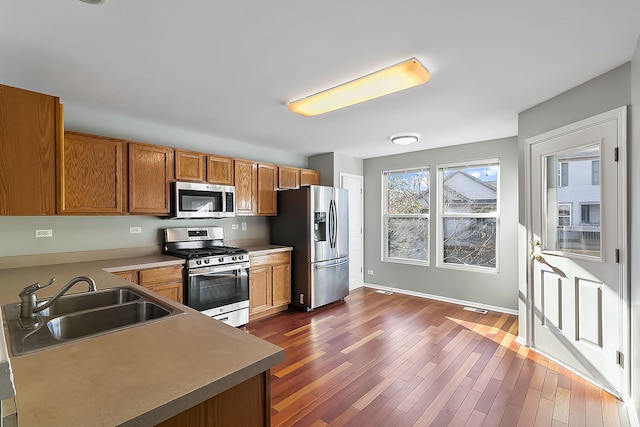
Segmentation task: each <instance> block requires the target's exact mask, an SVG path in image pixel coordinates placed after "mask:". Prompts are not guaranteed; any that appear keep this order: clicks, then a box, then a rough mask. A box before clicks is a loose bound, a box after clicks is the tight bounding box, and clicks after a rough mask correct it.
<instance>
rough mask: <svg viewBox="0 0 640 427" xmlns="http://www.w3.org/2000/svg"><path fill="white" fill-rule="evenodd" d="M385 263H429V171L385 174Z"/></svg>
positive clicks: (426, 169) (411, 170) (383, 257)
mask: <svg viewBox="0 0 640 427" xmlns="http://www.w3.org/2000/svg"><path fill="white" fill-rule="evenodd" d="M382 179H383V183H382V189H383V190H382V191H383V193H384V194H383V198H382V199H383V202H382V203H383V209H382V211H383V224H384V225H383V226H384V233H383V240H384V242H383V251H382V259H383V260H384V261H394V262H405V263H418V264H428V263H429V169H428V168H426V167H425V168H416V169H407V170H400V171H397V170H396V171H385V172H383V173H382Z"/></svg>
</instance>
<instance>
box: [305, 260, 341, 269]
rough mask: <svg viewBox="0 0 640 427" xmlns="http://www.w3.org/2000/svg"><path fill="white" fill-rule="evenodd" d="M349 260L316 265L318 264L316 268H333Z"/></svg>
mask: <svg viewBox="0 0 640 427" xmlns="http://www.w3.org/2000/svg"><path fill="white" fill-rule="evenodd" d="M347 262H349V260H348V259H345V260H344V261H340V262H337V263H335V264H329V265H316V266H314V268H315V269H316V270H320V269H321V268H333V267H337V266H339V265H342V264H346V263H347Z"/></svg>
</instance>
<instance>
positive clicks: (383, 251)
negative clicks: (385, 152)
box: [380, 166, 432, 266]
mask: <svg viewBox="0 0 640 427" xmlns="http://www.w3.org/2000/svg"><path fill="white" fill-rule="evenodd" d="M402 172H427V174H428V183H429V213H427V214H424V213H421V214H389V212H388V204H387V202H388V200H389V198H388V186H387V176H388V175H389V174H394V173H402ZM381 178H382V201H381V204H382V209H381V211H382V224H381V225H382V239H381V241H382V242H381V248H380V259H381V261H382V262H392V263H397V264H410V265H418V266H429V265H430V264H431V210H432V202H431V200H432V185H431V181H432V176H431V167H430V166H416V167H407V168H401V169H386V170H383V171H382V177H381ZM389 218H426V220H427V236H426V244H425V246H426V248H427V257H426V258H427V259H426V260H424V261H423V260H417V259H410V258H397V257H390V256H388V248H389V227H388V224H389V223H388V219H389Z"/></svg>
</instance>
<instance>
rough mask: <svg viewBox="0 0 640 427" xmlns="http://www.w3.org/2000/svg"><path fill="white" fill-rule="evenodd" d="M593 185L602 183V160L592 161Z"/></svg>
mask: <svg viewBox="0 0 640 427" xmlns="http://www.w3.org/2000/svg"><path fill="white" fill-rule="evenodd" d="M591 185H600V160H593V161H591Z"/></svg>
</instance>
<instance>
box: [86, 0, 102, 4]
mask: <svg viewBox="0 0 640 427" xmlns="http://www.w3.org/2000/svg"><path fill="white" fill-rule="evenodd" d="M80 1H81V2H83V3H88V4H102V3H104V0H80Z"/></svg>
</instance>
